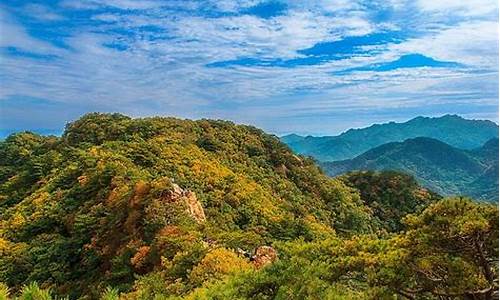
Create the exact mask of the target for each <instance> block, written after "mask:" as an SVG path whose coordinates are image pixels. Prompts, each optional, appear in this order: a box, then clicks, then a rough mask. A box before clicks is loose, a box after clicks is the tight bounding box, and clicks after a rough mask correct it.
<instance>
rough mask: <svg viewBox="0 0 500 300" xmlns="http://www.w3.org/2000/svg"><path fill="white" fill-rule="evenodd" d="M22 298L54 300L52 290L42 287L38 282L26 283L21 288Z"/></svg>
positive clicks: (28, 299) (23, 299)
mask: <svg viewBox="0 0 500 300" xmlns="http://www.w3.org/2000/svg"><path fill="white" fill-rule="evenodd" d="M20 298H21V299H22V300H52V296H51V295H50V290H48V289H41V288H40V287H39V286H38V284H37V283H36V282H33V283H30V284H28V285H25V286H24V287H23V289H22V290H21V296H20Z"/></svg>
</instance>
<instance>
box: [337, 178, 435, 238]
mask: <svg viewBox="0 0 500 300" xmlns="http://www.w3.org/2000/svg"><path fill="white" fill-rule="evenodd" d="M339 179H340V180H342V181H343V182H344V183H345V184H346V185H348V186H350V187H353V188H355V189H357V190H359V193H360V196H361V200H363V202H364V203H365V204H366V205H367V206H369V207H370V208H371V209H372V210H373V214H374V216H375V217H376V218H377V220H378V221H379V222H380V224H381V226H382V227H383V228H385V229H386V230H388V231H391V232H398V231H401V230H403V229H404V226H403V224H402V222H401V219H402V218H403V217H404V216H406V215H407V214H410V213H415V212H420V211H421V210H422V209H424V208H426V207H427V206H428V205H429V204H431V203H433V202H435V201H437V200H439V199H440V198H441V196H439V195H437V194H435V193H434V192H432V191H429V190H427V189H425V188H422V187H420V186H419V185H418V183H417V181H416V180H415V179H414V178H413V177H412V176H410V175H406V174H404V173H399V172H394V171H382V172H374V171H364V172H352V173H348V174H346V175H344V176H341V177H339Z"/></svg>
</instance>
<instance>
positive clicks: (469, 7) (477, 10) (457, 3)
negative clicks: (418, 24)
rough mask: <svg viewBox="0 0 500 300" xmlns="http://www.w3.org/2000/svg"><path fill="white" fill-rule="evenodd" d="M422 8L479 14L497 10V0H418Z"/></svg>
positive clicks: (432, 10) (463, 13) (430, 10)
mask: <svg viewBox="0 0 500 300" xmlns="http://www.w3.org/2000/svg"><path fill="white" fill-rule="evenodd" d="M417 3H418V5H419V7H420V9H422V10H424V11H428V12H441V13H450V12H453V13H455V14H460V15H468V16H479V15H484V14H488V13H491V12H496V11H497V10H498V1H496V0H467V1H463V0H418V2H417Z"/></svg>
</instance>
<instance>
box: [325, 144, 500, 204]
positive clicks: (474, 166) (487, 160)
mask: <svg viewBox="0 0 500 300" xmlns="http://www.w3.org/2000/svg"><path fill="white" fill-rule="evenodd" d="M321 166H322V167H323V169H324V170H325V172H326V173H328V174H329V175H331V176H336V175H339V174H342V173H345V172H349V171H352V170H398V171H401V172H405V173H408V174H411V175H413V176H415V178H417V180H418V181H419V182H420V183H421V184H422V185H423V186H425V187H427V188H429V189H431V190H434V191H436V192H438V193H440V194H442V195H448V196H452V195H466V196H471V197H475V198H477V199H481V200H487V201H498V139H492V140H490V141H488V142H487V143H486V144H485V145H484V146H483V147H481V148H478V149H474V150H462V149H458V148H454V147H452V146H449V145H447V144H445V143H443V142H440V141H438V140H434V139H430V138H415V139H409V140H406V141H404V142H401V143H388V144H384V145H382V146H379V147H376V148H373V149H371V150H369V151H367V152H365V153H363V154H361V155H360V156H357V157H355V158H353V159H350V160H344V161H336V162H325V163H322V164H321Z"/></svg>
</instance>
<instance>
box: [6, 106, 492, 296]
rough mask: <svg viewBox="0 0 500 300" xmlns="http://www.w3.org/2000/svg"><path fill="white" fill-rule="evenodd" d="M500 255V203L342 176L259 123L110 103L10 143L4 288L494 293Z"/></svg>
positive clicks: (47, 292)
mask: <svg viewBox="0 0 500 300" xmlns="http://www.w3.org/2000/svg"><path fill="white" fill-rule="evenodd" d="M497 263H498V209H497V207H496V206H492V205H489V204H485V203H480V202H474V201H473V200H469V199H464V198H446V199H442V197H440V196H439V195H437V194H435V193H433V192H432V191H429V190H427V189H425V188H422V187H420V186H419V185H418V184H417V183H416V182H415V180H414V179H413V178H411V177H409V176H407V175H404V174H399V173H394V172H381V173H380V172H375V173H374V172H361V173H353V174H348V175H345V176H343V177H341V178H330V177H328V176H326V175H324V174H323V173H322V172H321V170H320V169H319V168H318V167H317V165H316V164H315V163H314V161H313V160H312V159H309V158H305V157H302V156H297V155H295V154H293V153H292V152H291V151H290V149H289V148H288V147H287V146H286V145H284V144H282V143H281V142H280V141H279V139H278V138H277V137H275V136H271V135H268V134H265V133H264V132H263V131H261V130H259V129H256V128H254V127H250V126H241V125H235V124H233V123H231V122H227V121H213V120H200V121H191V120H179V119H175V118H159V117H156V118H143V119H132V118H129V117H126V116H123V115H120V114H99V113H94V114H88V115H85V116H84V117H82V118H81V119H79V120H77V121H75V122H73V123H70V124H68V126H67V127H66V130H65V132H64V134H63V135H62V137H60V138H59V137H53V136H39V135H36V134H32V133H29V132H25V133H18V134H14V135H11V136H9V137H8V138H7V139H6V140H5V141H2V142H0V282H3V284H2V285H0V299H7V298H8V297H11V298H12V297H17V296H19V297H20V298H21V299H50V298H54V297H57V296H67V297H69V298H70V299H79V298H83V299H99V298H102V299H118V298H119V299H184V298H185V299H394V298H401V299H443V297H445V298H444V299H468V298H471V299H491V298H492V297H494V296H495V295H497V293H496V291H497V289H498V285H497V284H498V282H497V281H496V277H497V276H498V265H497ZM7 295H10V296H7ZM30 297H31V298H30Z"/></svg>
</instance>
